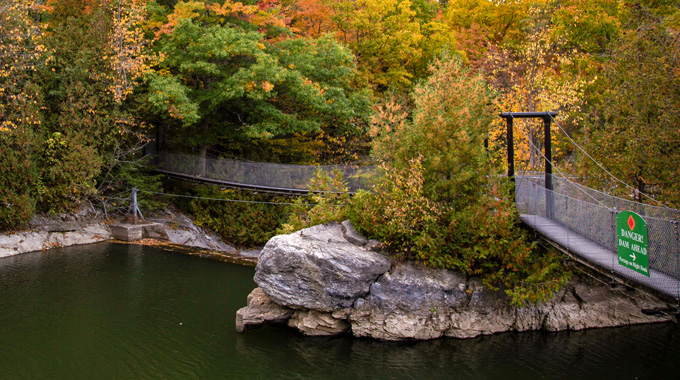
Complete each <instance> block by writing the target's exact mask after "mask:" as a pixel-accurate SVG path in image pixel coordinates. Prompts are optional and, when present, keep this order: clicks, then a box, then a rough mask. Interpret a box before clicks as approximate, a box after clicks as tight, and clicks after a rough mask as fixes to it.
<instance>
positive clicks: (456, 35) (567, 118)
mask: <svg viewBox="0 0 680 380" xmlns="http://www.w3.org/2000/svg"><path fill="white" fill-rule="evenodd" d="M679 16H680V10H679V8H678V4H677V2H676V1H657V0H624V1H621V0H594V1H584V0H567V1H552V0H539V1H536V0H513V1H492V0H448V1H434V0H244V1H242V2H236V1H232V0H219V1H214V0H200V1H199V0H193V1H179V0H58V1H57V0H45V1H43V0H0V36H1V38H2V40H1V43H0V152H2V159H0V229H10V228H19V227H21V226H25V225H26V223H27V222H28V221H29V220H30V219H31V218H32V216H33V215H34V214H35V213H36V212H41V213H60V212H64V211H68V210H71V209H72V208H73V207H75V206H79V205H82V204H86V205H88V207H90V206H91V207H93V208H96V209H98V210H102V211H103V212H104V213H105V214H107V215H109V214H115V213H120V212H124V211H125V210H126V209H127V208H128V206H129V194H130V191H131V189H132V188H133V187H137V188H140V189H142V190H147V191H158V190H164V191H166V192H181V193H183V194H193V195H196V196H200V197H203V198H225V199H226V198H228V199H239V200H244V201H248V202H249V203H234V202H216V201H208V200H198V199H196V200H180V201H176V203H177V204H178V205H179V206H181V207H182V208H183V209H184V210H186V211H188V212H190V213H191V214H192V215H194V216H195V218H196V220H197V222H198V223H200V224H203V225H206V226H208V227H211V228H213V229H215V230H216V231H218V232H219V233H220V234H221V235H222V236H223V237H224V238H225V240H227V241H229V242H231V243H234V244H239V245H250V244H262V243H263V242H264V241H266V240H267V239H268V238H269V237H271V236H272V235H273V234H275V233H281V232H286V231H291V230H295V229H298V228H301V227H304V226H308V225H311V224H316V223H318V222H323V221H328V220H339V219H343V218H347V217H349V218H350V219H352V221H353V222H354V223H355V225H356V226H357V227H358V228H359V229H360V230H361V231H363V232H364V233H365V234H367V235H369V236H370V237H375V238H378V239H380V240H382V241H384V242H385V244H386V247H387V248H388V249H389V250H390V251H391V252H392V253H393V254H395V255H396V256H397V257H401V258H403V259H409V260H410V259H415V260H421V261H423V262H426V263H427V264H428V265H431V266H435V267H444V268H451V269H456V270H461V271H463V272H465V273H468V274H470V275H481V276H483V278H484V279H485V283H486V285H488V286H494V287H495V286H503V287H505V288H506V289H508V292H509V293H511V294H512V295H513V296H514V297H515V299H516V300H518V302H520V301H524V300H529V301H536V300H540V299H544V298H545V297H546V296H548V295H549V294H551V292H552V291H553V290H554V289H556V288H557V287H559V286H560V285H561V284H562V283H564V281H565V280H566V274H565V273H566V272H564V271H562V269H561V268H560V265H559V264H558V261H557V260H556V258H555V257H554V256H552V255H551V254H548V253H542V252H539V251H537V250H536V249H535V247H532V246H531V244H530V243H529V241H528V240H527V238H526V236H525V235H524V234H523V233H522V231H521V230H520V229H518V228H517V215H516V212H515V210H514V208H513V205H512V202H511V199H510V198H509V197H508V194H509V186H510V184H508V183H506V181H504V180H503V179H502V177H501V176H500V173H502V172H503V171H504V170H505V169H504V166H503V160H502V154H503V152H505V149H506V142H505V125H504V123H503V121H502V120H500V119H499V118H498V117H497V114H498V113H499V112H500V111H527V110H531V111H548V110H551V111H559V117H558V120H557V122H556V123H553V128H554V131H553V134H552V135H553V140H554V141H553V146H554V149H555V150H554V152H553V158H554V161H555V162H554V164H555V166H556V167H558V168H559V169H560V171H561V172H564V173H569V174H572V175H574V176H575V177H577V178H579V179H580V180H581V181H582V182H584V183H586V184H588V185H589V186H593V187H595V188H598V189H600V190H603V191H605V192H608V193H614V194H616V195H618V196H621V197H626V198H631V199H636V200H639V201H644V202H650V200H649V199H648V198H647V197H652V198H655V199H657V200H659V201H661V202H663V203H665V204H667V205H669V206H672V207H678V205H680V195H679V194H680V191H678V186H679V185H678V181H676V180H675V178H677V176H678V174H680V173H678V170H680V169H679V168H678V166H677V165H672V164H669V163H672V162H675V161H677V160H678V157H677V155H678V154H680V129H678V128H677V127H676V126H677V125H678V124H680V113H679V112H678V111H677V110H678V109H680V107H678V106H679V105H680V104H679V103H680V96H679V94H680V93H679V92H678V88H680V86H678V84H680V83H678V80H679V79H680V65H679V63H680V62H679V61H678V56H680V55H679V54H678V49H679V47H680V46H679V44H678V41H679V39H678V30H679V29H678V28H679V27H680V24H679V23H678V22H679V20H680V17H679ZM515 128H516V131H515V138H516V140H517V141H516V146H515V151H516V153H517V157H516V159H517V167H518V168H519V169H522V170H541V168H542V166H541V165H542V160H541V159H540V158H541V156H540V151H541V149H542V148H543V145H544V141H543V135H542V131H541V128H542V126H541V125H540V124H532V123H529V122H527V123H525V122H519V121H518V122H517V123H516V126H515ZM152 136H158V137H161V138H160V139H159V140H158V141H156V145H157V146H159V147H161V148H162V149H170V150H173V151H177V152H191V153H194V154H197V155H199V156H202V157H206V156H207V154H208V153H210V154H219V155H221V156H225V157H237V158H242V159H251V160H260V161H269V162H283V163H301V164H319V163H344V162H353V163H355V162H362V163H366V162H371V163H374V164H377V165H379V167H380V171H379V175H377V176H376V178H374V185H373V188H372V189H371V190H369V191H364V192H360V193H359V194H357V195H356V196H355V197H353V198H350V197H349V196H347V195H342V194H338V193H336V192H335V191H342V190H344V189H345V188H346V185H345V184H344V183H343V179H342V178H340V177H339V176H337V175H335V174H332V175H330V176H329V175H321V174H320V175H319V176H318V177H317V178H315V180H314V183H313V185H312V186H313V187H314V188H315V189H317V190H321V192H318V193H314V194H311V195H310V196H309V197H305V198H300V199H297V200H291V199H290V198H286V197H281V196H273V195H263V194H252V193H248V192H240V191H235V190H224V189H219V188H217V187H211V186H195V187H194V186H187V185H186V184H184V185H178V184H176V183H162V182H161V178H160V177H158V176H152V175H150V174H149V173H148V172H147V171H146V168H147V162H146V161H145V151H144V148H145V147H146V146H147V143H148V142H149V141H150V139H151V137H152ZM571 139H574V140H575V141H576V143H578V145H579V146H581V147H583V148H585V150H586V151H587V152H588V153H590V154H591V155H592V156H593V158H594V159H595V160H596V161H597V162H600V163H602V164H603V165H604V166H605V167H606V168H607V169H608V170H609V171H611V172H612V173H613V174H614V175H616V176H617V177H618V178H620V179H621V180H623V181H624V182H626V183H629V184H631V185H633V187H634V189H633V190H631V188H627V187H624V186H621V185H620V184H619V183H616V182H614V181H612V180H611V178H610V177H609V176H607V175H605V174H603V172H602V171H601V170H600V168H599V167H598V166H597V164H595V163H594V162H593V161H591V160H590V158H588V157H587V156H586V155H585V154H583V153H582V152H581V151H579V150H578V149H577V148H576V145H575V144H574V143H573V142H572V140H571ZM485 140H487V141H488V149H485V148H484V141H485ZM142 201H143V203H142V206H143V207H150V208H153V207H158V206H159V205H161V204H162V203H163V202H167V201H168V200H167V199H165V198H159V199H149V198H148V197H144V198H143V199H142ZM173 202H175V201H173ZM258 202H259V203H258ZM280 203H292V204H288V205H284V204H280Z"/></svg>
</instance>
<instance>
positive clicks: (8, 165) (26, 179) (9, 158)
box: [0, 129, 38, 230]
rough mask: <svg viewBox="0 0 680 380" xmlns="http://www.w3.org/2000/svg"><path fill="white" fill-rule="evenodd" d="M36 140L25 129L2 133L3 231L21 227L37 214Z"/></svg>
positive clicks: (0, 190)
mask: <svg viewBox="0 0 680 380" xmlns="http://www.w3.org/2000/svg"><path fill="white" fill-rule="evenodd" d="M34 140H35V136H33V134H32V133H30V132H29V131H27V130H24V129H14V130H9V131H0V152H2V159H0V230H6V229H12V228H17V227H21V226H23V225H25V224H26V223H27V222H28V221H29V220H31V218H32V217H33V215H34V214H35V205H36V200H35V197H34V196H33V194H34V191H35V185H36V183H37V180H38V171H37V168H36V165H35V156H34V149H33V141H34Z"/></svg>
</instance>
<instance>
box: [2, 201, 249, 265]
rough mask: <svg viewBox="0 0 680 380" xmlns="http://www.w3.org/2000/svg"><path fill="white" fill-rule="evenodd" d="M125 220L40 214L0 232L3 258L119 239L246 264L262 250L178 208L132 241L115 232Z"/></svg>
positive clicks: (78, 214) (151, 219) (153, 218)
mask: <svg viewBox="0 0 680 380" xmlns="http://www.w3.org/2000/svg"><path fill="white" fill-rule="evenodd" d="M125 222H126V220H124V219H121V218H111V219H105V218H102V217H100V216H99V215H96V214H93V213H90V212H88V211H87V210H83V211H80V212H76V213H69V214H61V215H54V216H45V215H38V216H36V217H35V218H33V220H32V221H31V222H30V224H29V226H28V228H27V229H25V230H21V231H8V232H2V233H0V258H2V257H8V256H13V255H17V254H22V253H28V252H34V251H46V250H49V249H53V248H58V247H69V246H75V245H85V244H93V243H98V242H104V241H116V242H121V243H131V244H141V245H152V246H157V247H161V248H163V249H165V250H168V251H174V252H178V253H182V254H186V255H193V256H200V257H203V258H209V259H214V260H220V261H225V262H232V263H237V264H242V265H247V266H255V265H256V263H257V255H258V254H259V250H238V249H236V248H234V247H233V246H231V245H229V244H226V243H224V242H223V241H222V240H221V239H220V238H219V236H217V235H216V234H215V233H214V232H212V231H210V230H207V229H205V228H202V227H200V226H197V225H195V224H194V223H193V221H192V220H191V218H189V217H188V216H186V215H184V214H182V213H179V212H177V211H172V210H164V211H162V212H159V213H157V214H156V215H153V216H151V217H149V218H147V219H146V220H145V221H144V222H145V223H146V222H148V223H150V224H151V225H153V226H154V227H153V228H152V230H151V233H150V234H149V235H151V238H149V236H144V239H140V240H137V241H133V242H129V241H128V242H125V241H119V240H116V239H115V236H114V233H113V232H112V230H114V229H115V228H117V226H120V225H122V224H123V223H125Z"/></svg>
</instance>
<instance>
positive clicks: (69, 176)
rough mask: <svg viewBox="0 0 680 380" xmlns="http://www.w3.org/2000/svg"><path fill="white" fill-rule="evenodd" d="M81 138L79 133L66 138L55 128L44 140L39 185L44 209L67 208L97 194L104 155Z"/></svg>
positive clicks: (40, 199)
mask: <svg viewBox="0 0 680 380" xmlns="http://www.w3.org/2000/svg"><path fill="white" fill-rule="evenodd" d="M79 141H80V139H79V138H78V137H77V136H76V137H71V138H67V137H66V136H64V135H63V134H61V133H59V132H55V133H52V135H51V136H50V138H48V139H47V140H46V141H45V142H44V144H43V150H42V156H41V162H40V185H39V188H38V200H39V207H40V209H41V210H43V211H48V212H51V213H55V212H56V213H59V212H65V211H68V210H70V209H71V208H72V207H73V206H75V205H78V204H80V203H81V202H82V201H83V200H84V199H85V198H86V197H88V196H91V195H93V194H95V181H94V177H95V175H97V174H98V173H99V169H100V167H101V159H100V157H99V155H97V153H96V151H95V150H94V149H93V148H92V147H89V146H85V145H83V144H82V143H80V142H79Z"/></svg>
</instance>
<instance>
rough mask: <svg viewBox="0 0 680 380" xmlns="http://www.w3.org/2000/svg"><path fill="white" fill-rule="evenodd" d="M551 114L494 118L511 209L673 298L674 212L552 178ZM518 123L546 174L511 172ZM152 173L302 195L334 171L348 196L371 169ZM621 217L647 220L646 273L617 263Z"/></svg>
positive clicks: (604, 267) (585, 259) (571, 247)
mask: <svg viewBox="0 0 680 380" xmlns="http://www.w3.org/2000/svg"><path fill="white" fill-rule="evenodd" d="M555 116H556V114H555V113H554V112H524V113H521V112H514V113H503V114H501V117H503V118H505V119H506V120H507V124H508V129H507V141H508V176H509V177H510V178H511V179H512V180H513V181H514V182H515V191H514V193H515V203H516V207H517V210H518V211H519V213H520V219H521V221H522V222H523V223H524V224H526V225H527V226H528V227H530V228H531V229H533V230H534V231H535V232H536V234H537V235H539V236H540V237H541V238H542V239H544V240H545V241H547V242H548V243H550V244H551V245H553V246H555V247H556V248H558V249H560V250H561V251H563V252H565V253H566V254H568V255H569V256H571V257H572V258H574V259H576V260H577V261H579V262H581V263H583V264H585V265H588V266H590V267H592V268H594V269H596V270H598V271H599V272H601V273H605V274H607V275H608V276H610V278H611V279H612V281H614V280H616V281H618V282H622V283H624V284H627V285H631V286H639V285H642V286H644V287H646V288H647V289H649V290H652V291H654V292H657V293H658V294H660V295H663V296H665V297H667V298H669V299H673V300H676V301H678V300H680V232H679V227H680V226H679V225H678V224H679V221H680V210H675V209H670V208H667V207H659V206H652V205H649V204H642V203H638V202H633V201H628V200H625V199H621V198H617V197H613V196H610V195H607V194H605V193H602V192H600V191H597V190H595V189H591V188H588V187H586V186H583V185H580V184H578V183H575V182H573V181H572V180H571V179H570V178H569V176H566V175H563V174H562V173H559V171H558V173H557V174H553V163H552V159H551V157H550V156H551V152H550V124H551V121H554V117H555ZM518 118H541V119H543V121H544V125H545V135H544V141H545V153H541V154H542V157H543V159H544V162H545V165H544V167H545V173H526V172H522V173H518V174H515V172H514V152H513V145H514V144H513V129H514V128H513V123H514V120H515V119H518ZM534 148H535V149H538V148H536V147H534ZM539 151H540V150H539ZM155 167H156V169H155V171H156V172H158V173H163V174H166V175H169V176H173V177H178V178H184V179H190V180H194V181H199V182H205V183H213V184H219V185H222V186H227V187H233V188H240V189H247V190H252V191H262V192H274V193H286V194H307V193H308V191H309V190H308V184H309V181H310V180H311V179H312V178H313V177H314V175H315V173H316V172H317V171H319V170H321V171H324V172H326V173H332V172H334V171H339V172H341V173H342V175H343V177H344V178H345V179H346V180H348V181H349V186H348V187H349V189H348V190H349V191H350V192H353V191H356V190H357V189H359V188H362V187H366V186H367V185H366V183H367V182H366V178H367V177H369V176H370V174H371V172H372V168H366V167H363V168H362V167H356V166H343V165H335V166H307V165H286V164H271V163H261V162H252V161H242V160H229V159H224V158H218V157H202V158H201V157H199V156H197V155H190V154H179V153H170V152H157V153H156V160H155ZM621 211H632V212H634V213H636V214H638V215H639V216H641V217H642V218H644V221H645V222H646V225H647V231H648V236H647V247H646V248H645V251H646V252H645V253H646V256H647V261H648V266H647V268H644V269H645V273H642V272H641V271H639V270H638V271H636V270H633V269H631V268H630V266H628V267H627V266H624V265H622V264H621V261H620V260H621V258H620V254H618V253H617V251H618V245H619V244H620V243H619V242H618V237H617V232H618V231H617V215H618V213H619V212H621ZM631 229H632V227H631ZM624 261H625V259H624Z"/></svg>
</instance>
